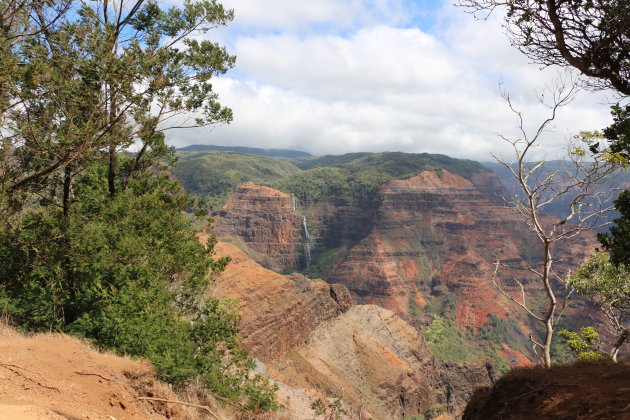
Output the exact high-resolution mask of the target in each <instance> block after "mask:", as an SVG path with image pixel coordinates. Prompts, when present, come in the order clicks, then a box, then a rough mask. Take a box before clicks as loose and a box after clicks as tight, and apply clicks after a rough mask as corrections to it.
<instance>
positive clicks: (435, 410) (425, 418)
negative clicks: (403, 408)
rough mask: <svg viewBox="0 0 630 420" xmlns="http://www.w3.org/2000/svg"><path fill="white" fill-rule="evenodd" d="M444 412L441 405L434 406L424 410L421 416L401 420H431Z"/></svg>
mask: <svg viewBox="0 0 630 420" xmlns="http://www.w3.org/2000/svg"><path fill="white" fill-rule="evenodd" d="M444 411H445V410H444V407H442V406H441V405H434V406H431V407H429V408H427V409H426V410H424V412H423V413H422V414H416V415H415V416H411V417H406V418H405V419H403V420H431V419H434V418H436V417H437V416H439V415H440V414H442V413H443V412H444Z"/></svg>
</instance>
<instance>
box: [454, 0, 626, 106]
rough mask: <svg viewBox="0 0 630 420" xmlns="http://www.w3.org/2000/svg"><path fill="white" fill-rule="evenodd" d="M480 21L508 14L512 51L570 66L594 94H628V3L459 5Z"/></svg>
mask: <svg viewBox="0 0 630 420" xmlns="http://www.w3.org/2000/svg"><path fill="white" fill-rule="evenodd" d="M458 5H460V6H462V7H464V8H467V9H468V10H470V11H472V12H473V13H475V14H476V15H477V16H480V17H482V18H485V17H487V16H488V15H489V14H490V13H492V12H493V11H495V10H497V9H503V10H505V12H506V14H505V18H504V19H505V25H504V27H505V29H506V31H507V35H508V38H509V39H510V42H511V43H512V45H513V46H515V47H516V48H518V49H519V50H520V51H521V52H522V53H524V54H525V55H526V56H527V57H528V58H530V59H531V60H533V61H534V62H535V63H539V64H542V65H545V66H548V65H560V66H571V67H574V68H576V69H578V70H579V71H580V72H581V73H582V74H584V75H585V76H588V77H589V78H590V79H589V80H587V82H586V83H587V84H588V85H590V86H591V87H593V88H596V89H602V88H612V89H614V90H616V91H618V92H619V93H621V94H622V95H630V3H628V2H627V1H626V0H587V1H570V0H459V1H458Z"/></svg>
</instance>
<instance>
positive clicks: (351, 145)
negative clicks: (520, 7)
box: [169, 0, 615, 160]
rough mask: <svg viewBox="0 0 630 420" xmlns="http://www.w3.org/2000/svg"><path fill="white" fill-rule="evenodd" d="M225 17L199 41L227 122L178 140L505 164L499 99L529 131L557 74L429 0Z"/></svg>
mask: <svg viewBox="0 0 630 420" xmlns="http://www.w3.org/2000/svg"><path fill="white" fill-rule="evenodd" d="M223 4H224V5H225V6H226V7H229V8H233V9H234V11H235V15H236V17H235V20H234V22H233V23H232V24H230V25H229V26H228V27H226V28H220V29H218V30H216V31H214V32H209V33H208V34H207V37H208V38H211V39H213V40H217V41H219V42H222V43H223V44H225V45H226V46H227V47H228V49H229V50H230V51H231V52H232V53H234V54H236V56H237V64H236V69H234V70H232V71H230V72H229V73H228V74H226V75H225V76H224V77H221V78H220V79H217V80H216V81H215V83H214V86H215V89H216V91H217V92H218V93H219V94H220V96H221V100H222V102H223V103H224V104H226V105H228V106H230V107H231V108H232V109H233V111H234V115H235V119H234V122H233V123H232V124H230V125H227V126H216V127H206V128H203V129H196V130H188V131H178V132H173V133H171V134H169V135H170V138H169V141H170V142H171V144H174V145H176V146H184V145H187V144H192V143H196V144H217V145H239V146H253V147H263V148H290V149H298V150H304V151H307V152H310V153H313V154H317V155H323V154H338V153H347V152H357V151H371V152H379V151H386V150H387V151H405V152H429V153H443V154H447V155H450V156H454V157H462V158H471V159H476V160H490V159H491V157H490V153H491V152H495V153H503V154H505V155H506V156H509V152H510V151H509V149H508V148H506V146H505V144H504V143H502V142H501V141H500V140H499V139H498V138H497V137H496V136H495V135H494V134H492V133H496V132H501V133H504V134H512V133H515V131H514V128H515V123H516V121H515V119H514V116H513V115H512V114H511V113H510V112H509V111H508V108H507V106H506V104H505V102H504V100H503V99H502V98H501V95H500V93H499V83H503V88H504V89H506V90H508V91H509V92H510V93H511V95H512V97H513V98H514V102H515V105H516V106H517V107H518V108H519V109H520V110H521V111H522V112H523V113H524V115H525V119H526V122H527V123H528V126H529V127H534V126H535V125H536V124H537V123H539V122H540V121H541V120H542V119H544V118H545V117H546V110H545V108H544V107H543V106H541V105H540V104H539V103H537V100H536V96H535V91H540V90H542V89H543V88H544V86H545V84H547V83H549V82H550V81H551V80H553V79H554V78H555V77H557V69H553V68H549V69H544V70H541V69H540V66H537V65H534V64H530V63H529V62H528V60H527V58H525V57H523V56H521V55H520V53H518V52H517V51H516V50H514V49H513V48H511V47H510V46H509V43H508V41H507V39H506V37H505V35H504V34H503V31H502V28H501V21H500V19H499V17H500V16H497V17H495V18H492V19H490V20H488V21H476V20H475V19H473V17H472V16H470V15H469V14H466V13H464V11H463V10H461V9H458V8H456V7H454V6H453V5H452V4H451V3H450V2H442V1H436V0H418V1H404V0H318V1H312V0H224V1H223ZM614 99H615V98H614V97H613V96H612V95H610V94H608V95H606V94H605V93H598V94H593V93H590V92H584V93H581V94H580V95H579V96H578V97H577V98H576V100H575V101H574V102H573V103H572V104H570V105H569V106H567V107H566V108H565V109H563V110H562V111H561V113H560V117H559V118H558V119H557V121H556V122H555V123H554V125H553V132H550V133H548V135H547V136H546V137H545V139H544V141H543V144H542V145H541V147H540V148H539V149H538V150H537V153H538V155H539V156H546V157H547V158H549V159H551V158H556V157H558V153H559V152H560V151H561V149H562V148H563V146H564V145H565V144H566V142H567V141H568V139H569V138H571V136H572V135H573V134H575V133H577V132H578V131H579V130H586V129H595V128H602V127H604V126H606V125H607V124H608V122H609V116H608V107H607V105H606V104H607V103H608V102H610V101H612V100H614Z"/></svg>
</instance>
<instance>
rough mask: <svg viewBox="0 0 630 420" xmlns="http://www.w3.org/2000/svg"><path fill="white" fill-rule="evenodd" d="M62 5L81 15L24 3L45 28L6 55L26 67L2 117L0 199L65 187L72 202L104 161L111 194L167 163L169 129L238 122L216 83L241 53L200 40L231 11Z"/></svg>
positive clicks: (198, 4) (33, 22)
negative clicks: (77, 179)
mask: <svg viewBox="0 0 630 420" xmlns="http://www.w3.org/2000/svg"><path fill="white" fill-rule="evenodd" d="M25 2H26V0H25ZM65 3H67V4H70V3H72V5H75V6H78V10H76V12H74V13H65V11H67V10H68V8H69V7H65V8H63V9H62V10H61V11H60V12H58V13H56V14H55V13H53V14H52V15H53V17H52V18H51V11H50V9H51V8H52V7H53V6H50V5H51V4H53V5H55V4H56V3H54V2H44V1H38V0H30V1H28V2H26V4H28V5H29V6H30V9H31V11H30V13H29V14H28V24H29V25H30V26H32V27H34V28H39V29H38V30H37V31H35V32H34V33H30V34H29V35H28V36H24V37H21V38H20V39H19V41H14V42H13V43H12V44H11V45H10V48H8V50H9V53H10V56H11V57H13V58H14V59H15V60H17V62H19V64H20V65H19V66H18V67H17V71H16V72H14V73H15V74H13V75H12V77H11V83H10V84H9V87H10V90H9V91H8V92H7V95H8V96H9V97H10V98H11V109H10V110H9V112H5V115H4V117H5V120H6V121H7V122H8V124H7V125H6V126H5V131H7V133H3V134H5V137H4V138H5V142H4V143H5V144H4V151H5V152H4V154H3V156H2V157H3V160H2V162H0V164H2V173H3V174H4V176H3V183H2V188H3V190H2V192H3V193H4V194H7V195H9V196H12V197H17V196H18V195H20V194H29V193H30V194H33V193H34V194H39V193H40V192H41V190H42V189H45V188H49V187H50V186H51V185H53V184H57V185H58V186H61V185H64V187H63V188H65V191H66V194H65V195H62V196H65V197H66V198H68V197H69V195H70V194H69V193H70V190H71V187H72V185H71V184H72V179H73V177H74V176H76V174H77V173H79V172H80V171H81V168H82V166H84V164H85V163H86V162H90V161H94V160H99V159H103V155H107V159H108V161H109V169H108V186H109V190H110V195H112V196H113V195H114V194H115V193H116V190H117V188H124V187H125V184H126V183H127V182H128V180H129V179H131V178H132V177H133V176H134V174H135V173H139V172H141V171H142V170H145V169H147V168H148V167H150V166H151V165H154V164H155V163H156V162H158V161H160V160H162V159H164V158H165V157H167V156H168V153H169V150H168V148H167V147H166V145H165V142H164V131H165V130H169V129H173V128H176V127H190V126H199V125H206V124H213V123H217V122H229V121H230V120H231V118H232V113H231V111H230V110H229V109H228V108H225V107H223V106H221V105H220V104H219V102H218V100H217V99H218V98H217V95H216V93H214V92H213V91H212V84H211V83H210V80H211V78H212V77H213V76H214V75H216V74H221V73H224V72H225V71H227V69H229V68H230V67H231V66H232V65H233V64H234V57H233V56H230V55H229V54H228V53H227V52H226V50H225V48H223V47H221V46H220V45H218V44H216V43H213V42H211V41H207V40H198V39H197V38H195V37H193V35H198V34H203V33H204V32H206V31H208V30H210V29H212V28H215V27H217V26H220V25H224V24H226V23H227V22H228V21H230V20H231V19H232V16H233V14H232V12H231V11H226V10H225V9H224V8H223V7H222V6H221V5H220V4H219V3H217V2H216V1H215V0H199V1H194V2H193V1H187V2H184V4H183V6H182V7H181V8H177V7H173V8H171V9H169V10H162V9H160V7H159V6H158V4H157V3H156V2H155V1H145V0H136V1H134V2H131V3H129V2H124V1H121V0H118V1H113V2H112V1H94V2H89V3H79V4H78V5H77V4H75V2H70V1H67V2H65ZM55 10H57V9H55ZM184 114H186V115H188V116H189V117H187V118H188V119H189V120H190V119H191V118H192V121H186V120H185V119H184V117H182V115H184ZM190 115H193V116H194V117H190ZM132 146H134V147H135V149H137V152H136V153H135V154H134V158H133V159H130V160H128V161H127V162H125V164H124V165H122V167H121V165H119V162H118V160H119V156H120V153H125V152H126V151H127V150H129V148H130V147H132ZM28 199H29V197H28V196H27V197H21V201H22V202H25V201H27V200H28Z"/></svg>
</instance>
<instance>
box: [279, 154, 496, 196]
mask: <svg viewBox="0 0 630 420" xmlns="http://www.w3.org/2000/svg"><path fill="white" fill-rule="evenodd" d="M296 165H297V166H298V167H300V168H303V169H305V170H304V171H303V172H301V173H298V174H296V176H293V177H291V178H289V179H285V180H283V181H280V182H279V183H277V184H274V185H273V186H276V187H277V188H279V189H281V190H283V191H287V192H289V193H291V194H293V195H294V196H296V197H298V198H299V199H300V200H308V199H317V198H319V197H322V196H349V197H355V198H357V199H360V200H372V199H374V198H375V197H376V194H377V193H378V191H379V189H380V188H381V186H382V185H383V184H384V183H386V182H388V181H391V180H393V179H407V178H411V177H413V176H416V175H418V174H419V173H420V172H422V171H425V170H432V171H438V170H442V169H446V170H447V171H449V172H452V173H454V174H456V175H460V176H462V177H464V178H469V177H470V176H471V175H472V174H473V173H476V172H482V171H484V170H485V169H483V167H482V166H481V165H480V164H478V163H477V162H473V161H468V160H461V159H452V158H449V157H447V156H444V155H431V154H428V153H421V154H415V153H400V152H384V153H350V154H345V155H340V156H324V157H321V158H318V159H308V160H302V161H296Z"/></svg>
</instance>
